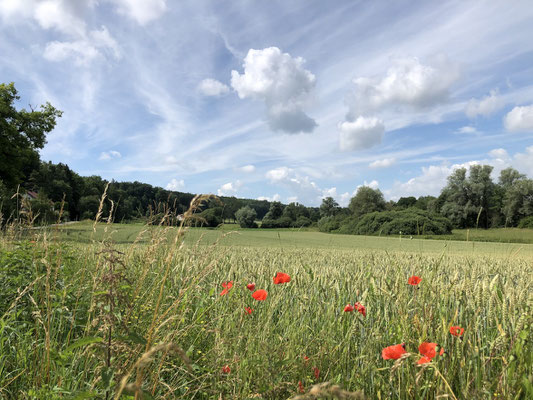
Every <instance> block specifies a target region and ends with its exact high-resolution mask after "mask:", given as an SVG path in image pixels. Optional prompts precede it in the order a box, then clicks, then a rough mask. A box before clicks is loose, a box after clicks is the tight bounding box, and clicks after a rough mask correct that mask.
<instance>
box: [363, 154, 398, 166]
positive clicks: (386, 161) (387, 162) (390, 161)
mask: <svg viewBox="0 0 533 400" xmlns="http://www.w3.org/2000/svg"><path fill="white" fill-rule="evenodd" d="M394 164H396V158H394V157H391V158H384V159H382V160H376V161H374V162H371V163H370V164H369V165H368V166H369V167H370V168H387V167H390V166H391V165H394Z"/></svg>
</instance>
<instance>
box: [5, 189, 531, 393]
mask: <svg viewBox="0 0 533 400" xmlns="http://www.w3.org/2000/svg"><path fill="white" fill-rule="evenodd" d="M202 200H204V198H197V199H195V200H194V202H193V204H192V208H191V210H190V211H189V214H188V215H192V212H193V210H194V208H195V207H197V206H198V204H199V203H200V202H201V201H202ZM166 218H167V216H163V217H162V218H161V219H160V220H158V221H154V224H152V225H147V226H146V228H145V229H144V230H142V231H141V232H140V234H139V237H138V238H137V240H136V241H135V242H134V243H133V244H131V245H128V246H120V247H116V246H115V245H114V243H113V225H112V224H109V225H106V227H107V232H106V234H105V235H104V237H103V239H101V240H99V241H98V242H96V241H93V242H91V243H89V244H83V245H79V244H75V243H72V242H63V241H61V240H60V239H59V238H60V236H59V235H56V234H55V233H54V231H44V230H35V231H31V232H32V233H31V234H32V235H33V236H32V237H30V238H27V237H26V238H25V239H21V238H20V237H14V236H12V235H11V236H10V235H7V234H6V235H4V237H3V238H2V240H1V241H0V258H1V259H0V261H1V263H0V268H1V269H2V271H1V273H0V285H1V287H0V289H1V292H0V293H1V294H0V397H2V398H21V399H29V398H41V399H65V398H79V399H82V398H109V399H110V398H115V399H118V398H137V399H140V398H151V397H153V398H166V399H173V398H191V399H192V398H198V399H204V398H205V399H208V398H213V399H218V398H224V399H229V398H234V399H245V398H264V399H281V398H289V397H297V396H299V398H319V397H321V396H322V397H324V398H328V397H329V398H331V397H338V398H365V397H366V398H377V399H389V398H401V399H415V398H417V399H418V398H421V399H423V398H427V399H431V398H436V397H438V396H441V397H440V398H457V399H460V398H493V397H497V398H516V399H518V398H527V397H528V396H533V391H532V375H533V372H532V364H533V362H532V361H533V359H532V354H533V348H532V347H533V346H532V345H531V339H532V338H531V323H532V320H531V306H532V302H533V297H532V293H533V290H532V289H533V282H532V279H531V259H529V258H527V257H520V256H518V255H514V256H511V257H506V258H503V257H501V258H496V257H487V256H482V255H477V256H472V255H450V254H447V253H424V254H416V253H409V252H394V251H391V252H386V251H381V250H379V249H373V250H368V249H366V250H348V249H344V250H343V249H289V248H279V247H278V248H265V247H262V248H260V247H231V246H219V245H218V244H217V243H215V244H212V245H202V244H200V243H201V242H200V241H198V242H197V243H196V244H185V243H184V241H183V237H184V234H186V228H185V227H184V226H181V227H179V228H178V229H175V228H171V227H168V226H166ZM110 221H111V218H108V219H107V221H105V222H110ZM155 225H160V227H156V226H155ZM95 228H96V225H95ZM229 235H231V233H229ZM220 240H221V241H224V240H225V238H221V239H220ZM278 271H283V272H286V273H288V274H289V275H290V276H291V277H292V280H291V282H290V283H287V284H283V285H274V284H273V282H272V277H273V276H274V275H275V274H276V272H278ZM415 274H416V275H418V276H421V277H422V283H421V284H420V285H419V286H420V288H419V289H416V288H414V287H411V286H409V285H407V278H408V277H409V276H411V275H415ZM230 280H231V281H233V282H234V286H233V288H232V289H231V290H230V291H229V293H228V294H227V295H224V296H220V295H219V293H220V292H221V290H222V286H221V283H222V282H225V281H230ZM249 282H255V283H256V287H257V288H258V289H259V288H262V289H266V290H267V291H268V293H269V296H268V298H267V300H266V301H264V302H258V301H256V300H254V299H253V298H252V297H251V294H250V291H248V290H247V289H246V284H247V283H249ZM355 301H359V302H361V303H363V304H364V305H365V306H366V309H367V316H366V318H365V317H363V316H362V315H360V314H358V313H355V314H354V313H344V312H343V308H344V305H345V304H346V303H348V302H350V303H353V302H355ZM245 307H251V308H253V312H252V313H251V314H248V313H246V312H245V311H244V308H245ZM452 325H460V326H462V327H464V328H465V333H464V335H463V338H462V339H460V338H457V337H454V336H452V335H450V333H449V328H450V326H452ZM423 341H431V342H436V343H439V344H440V345H442V347H444V349H445V350H446V353H445V355H443V356H442V357H436V358H435V359H434V360H433V361H432V362H431V363H429V364H425V365H424V366H418V365H416V361H417V360H418V358H419V356H418V355H417V352H418V351H417V348H418V345H419V344H420V343H421V342H423ZM397 343H406V348H407V351H408V352H409V354H408V355H407V356H405V357H404V358H402V359H400V360H397V361H392V360H383V359H382V358H381V350H382V349H383V348H384V347H386V346H389V345H392V344H397ZM304 356H305V357H308V358H309V359H308V360H307V361H306V360H304ZM225 366H227V367H229V370H230V372H229V373H227V372H223V371H222V368H223V367H225ZM317 370H318V371H319V372H318V374H317V375H318V376H317V375H315V371H317ZM226 371H227V369H226ZM299 381H300V382H301V386H302V387H303V389H304V393H300V392H299V391H300V389H299V385H298V382H299ZM325 382H329V384H325Z"/></svg>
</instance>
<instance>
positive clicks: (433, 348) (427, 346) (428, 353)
mask: <svg viewBox="0 0 533 400" xmlns="http://www.w3.org/2000/svg"><path fill="white" fill-rule="evenodd" d="M439 348H440V352H439V355H440V356H442V355H443V354H444V349H443V348H442V347H440V346H439V345H438V344H437V343H430V342H424V343H422V344H421V345H420V346H418V351H419V352H420V354H422V355H423V356H425V357H427V358H429V359H430V360H431V359H432V358H434V357H435V356H436V355H437V350H438V349H439Z"/></svg>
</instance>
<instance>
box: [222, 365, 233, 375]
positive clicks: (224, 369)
mask: <svg viewBox="0 0 533 400" xmlns="http://www.w3.org/2000/svg"><path fill="white" fill-rule="evenodd" d="M230 372H231V368H230V367H229V365H227V364H226V365H224V366H223V367H222V373H223V374H229V373H230Z"/></svg>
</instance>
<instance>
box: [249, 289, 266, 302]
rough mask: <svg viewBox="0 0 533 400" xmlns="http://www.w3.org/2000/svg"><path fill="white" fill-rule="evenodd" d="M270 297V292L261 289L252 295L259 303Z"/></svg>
mask: <svg viewBox="0 0 533 400" xmlns="http://www.w3.org/2000/svg"><path fill="white" fill-rule="evenodd" d="M267 296H268V292H267V291H266V290H265V289H259V290H256V291H255V292H253V293H252V297H253V298H254V299H256V300H257V301H264V300H266V298H267Z"/></svg>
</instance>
